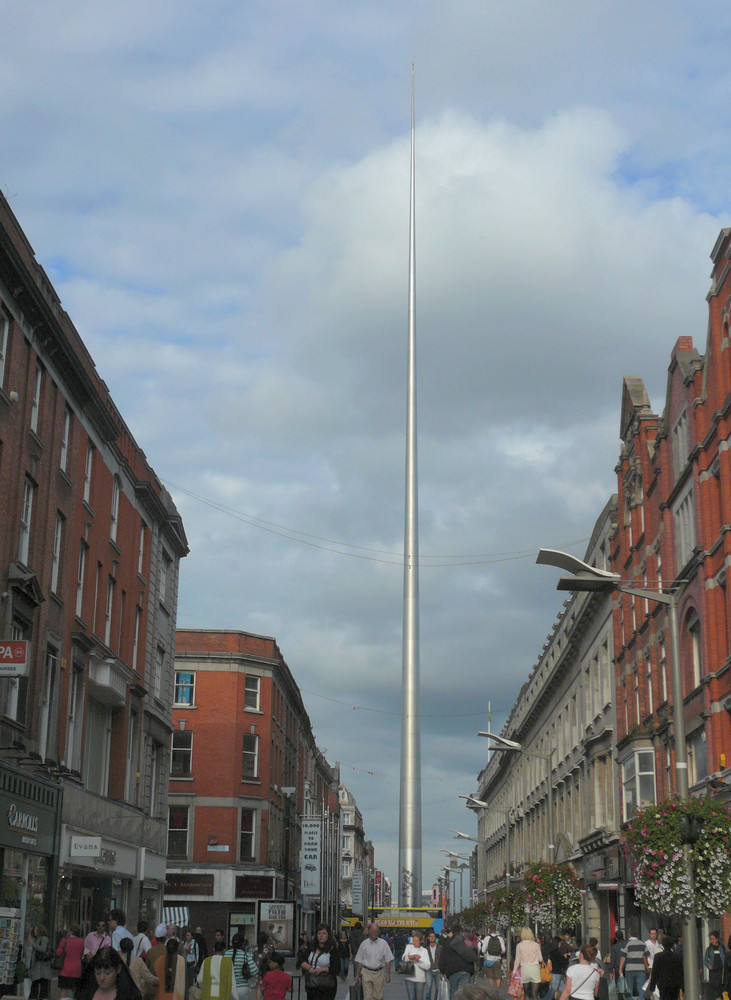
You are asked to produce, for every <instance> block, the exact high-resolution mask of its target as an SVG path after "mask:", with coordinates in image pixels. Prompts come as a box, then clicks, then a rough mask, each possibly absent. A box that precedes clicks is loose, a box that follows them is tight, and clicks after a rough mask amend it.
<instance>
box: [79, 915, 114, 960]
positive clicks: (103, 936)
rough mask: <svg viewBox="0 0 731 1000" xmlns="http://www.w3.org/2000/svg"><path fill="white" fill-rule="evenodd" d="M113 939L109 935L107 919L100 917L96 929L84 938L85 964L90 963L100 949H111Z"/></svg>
mask: <svg viewBox="0 0 731 1000" xmlns="http://www.w3.org/2000/svg"><path fill="white" fill-rule="evenodd" d="M111 944H112V939H111V938H110V937H109V935H108V934H107V921H106V918H105V917H100V918H99V919H98V920H97V922H96V928H95V930H93V931H89V933H88V934H87V935H86V937H85V938H84V962H90V961H91V959H92V958H93V957H94V955H96V953H97V952H98V951H99V949H100V948H109V947H110V946H111Z"/></svg>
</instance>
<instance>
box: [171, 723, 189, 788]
mask: <svg viewBox="0 0 731 1000" xmlns="http://www.w3.org/2000/svg"><path fill="white" fill-rule="evenodd" d="M192 773H193V734H192V733H191V732H180V730H177V731H176V732H173V745H172V755H171V757H170V776H171V777H178V778H179V777H183V776H185V777H187V776H189V775H191V774H192Z"/></svg>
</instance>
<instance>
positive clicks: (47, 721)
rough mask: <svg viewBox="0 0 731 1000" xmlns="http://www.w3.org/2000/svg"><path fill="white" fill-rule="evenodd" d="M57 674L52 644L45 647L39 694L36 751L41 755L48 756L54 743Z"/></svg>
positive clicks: (56, 651) (56, 659)
mask: <svg viewBox="0 0 731 1000" xmlns="http://www.w3.org/2000/svg"><path fill="white" fill-rule="evenodd" d="M57 674H58V650H57V649H55V648H54V647H53V646H47V647H46V673H45V678H44V683H43V693H42V695H41V714H40V720H39V723H38V752H39V753H40V755H41V757H47V756H49V750H50V748H51V747H52V746H53V744H54V742H55V741H54V739H53V734H54V732H55V729H56V719H57V712H56V704H55V702H56V678H57Z"/></svg>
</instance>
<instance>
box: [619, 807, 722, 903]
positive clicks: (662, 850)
mask: <svg viewBox="0 0 731 1000" xmlns="http://www.w3.org/2000/svg"><path fill="white" fill-rule="evenodd" d="M689 820H690V821H691V824H689V822H688V821H689ZM689 825H692V827H694V828H695V831H696V833H698V839H697V840H696V841H695V843H694V844H692V846H691V859H692V866H693V880H694V883H695V892H694V893H691V887H690V885H689V881H688V878H687V875H686V870H685V862H684V860H683V836H684V835H685V836H686V837H687V834H688V827H689ZM627 841H628V843H629V845H630V848H631V851H632V859H633V865H634V874H635V898H636V900H637V902H638V903H639V904H640V905H641V906H644V907H646V908H647V909H648V910H653V911H654V912H655V913H661V914H671V913H677V914H680V915H681V916H687V915H688V914H689V913H691V912H693V911H695V912H696V913H697V914H698V916H700V917H705V918H710V917H715V916H718V915H720V914H722V913H725V911H726V910H727V909H728V901H729V899H731V857H730V856H729V852H730V849H731V813H730V812H729V810H728V809H727V808H726V807H725V806H722V805H720V804H719V803H717V802H716V801H715V800H714V799H711V798H692V799H691V800H690V801H689V802H679V801H678V799H676V798H673V799H667V800H666V801H665V802H661V803H660V805H656V806H647V807H646V808H644V809H640V810H638V812H637V813H636V814H635V816H634V817H633V819H632V821H631V822H630V823H629V824H628V825H627Z"/></svg>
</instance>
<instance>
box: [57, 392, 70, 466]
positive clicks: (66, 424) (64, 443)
mask: <svg viewBox="0 0 731 1000" xmlns="http://www.w3.org/2000/svg"><path fill="white" fill-rule="evenodd" d="M70 442H71V410H69V408H68V407H66V410H65V412H64V415H63V434H62V435H61V454H60V455H59V458H58V467H59V469H60V470H61V472H65V471H66V467H67V466H68V461H69V444H70Z"/></svg>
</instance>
